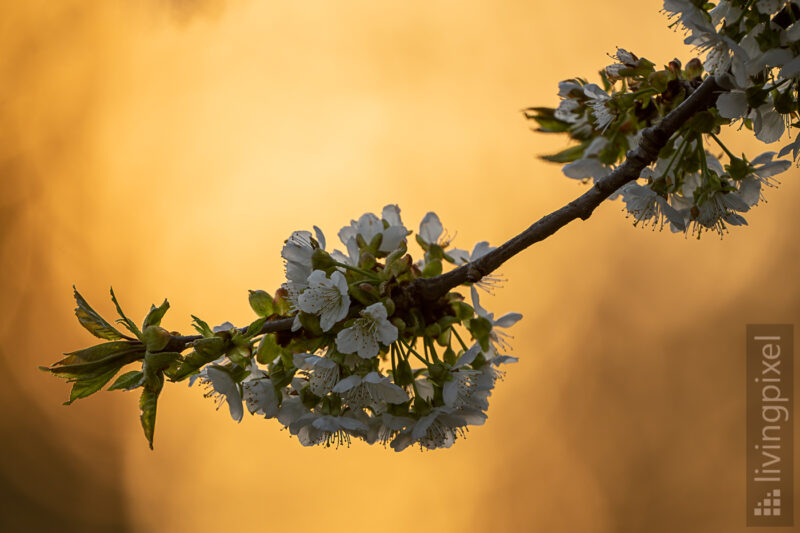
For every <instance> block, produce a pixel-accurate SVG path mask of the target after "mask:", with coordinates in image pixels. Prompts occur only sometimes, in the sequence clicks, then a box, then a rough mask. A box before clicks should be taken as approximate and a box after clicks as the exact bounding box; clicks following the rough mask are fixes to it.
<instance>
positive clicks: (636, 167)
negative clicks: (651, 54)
mask: <svg viewBox="0 0 800 533" xmlns="http://www.w3.org/2000/svg"><path fill="white" fill-rule="evenodd" d="M722 91H723V89H722V88H721V87H720V86H719V85H718V84H717V83H716V81H715V80H714V77H713V76H709V77H708V78H706V79H705V81H703V83H702V84H700V85H699V86H698V87H697V89H695V90H694V91H693V92H692V93H691V94H690V95H689V97H688V98H687V99H686V100H684V101H683V102H682V103H681V104H680V105H679V106H678V107H677V108H675V109H674V110H673V111H672V112H670V113H669V114H668V115H667V116H666V117H664V119H663V120H662V121H661V122H659V123H658V124H656V125H654V126H651V127H649V128H646V129H644V130H643V131H642V139H641V141H640V142H639V146H637V147H636V149H635V150H631V151H630V152H628V153H627V155H626V158H625V161H624V162H623V163H622V164H621V165H620V166H618V167H617V168H616V169H614V171H613V172H611V173H610V174H609V175H608V176H606V177H604V178H602V179H600V180H598V181H597V183H595V184H594V186H593V187H592V188H591V189H589V190H588V191H586V192H585V193H584V194H582V195H581V196H580V197H578V198H576V199H575V200H573V201H571V202H570V203H568V204H567V205H565V206H564V207H562V208H560V209H558V210H556V211H553V212H552V213H550V214H549V215H545V216H544V217H542V218H541V219H539V220H538V221H537V222H535V223H534V224H533V225H531V226H530V227H529V228H528V229H526V230H525V231H523V232H522V233H520V234H519V235H517V236H516V237H514V238H512V239H511V240H509V241H508V242H506V243H505V244H503V245H501V246H500V247H498V248H495V249H494V250H492V251H491V252H489V253H487V254H486V255H484V256H482V257H480V258H479V259H477V260H475V261H472V262H471V263H467V264H466V265H462V266H460V267H458V268H456V269H454V270H451V271H450V272H447V273H445V274H442V275H439V276H435V277H432V278H419V279H417V280H415V281H414V282H412V283H410V284H409V285H408V286H406V287H405V289H404V290H403V291H401V292H400V293H399V294H397V295H393V297H394V300H395V304H396V305H397V307H398V308H399V309H408V308H411V307H416V306H420V305H425V304H429V303H431V302H434V301H436V300H438V299H439V298H441V297H443V296H444V295H446V294H447V293H448V292H449V291H450V290H451V289H453V288H455V287H457V286H458V285H461V284H463V283H476V282H478V281H480V280H481V278H483V277H484V276H488V275H489V274H491V273H492V272H494V271H495V270H497V269H498V268H499V267H500V266H501V265H502V264H503V263H505V262H506V261H508V260H509V259H511V258H512V257H514V256H515V255H517V254H518V253H520V252H521V251H523V250H525V249H526V248H528V247H529V246H530V245H532V244H534V243H537V242H539V241H542V240H544V239H546V238H547V237H549V236H550V235H552V234H554V233H555V232H556V231H558V230H559V229H561V228H562V227H564V226H566V225H567V224H569V223H570V222H572V221H573V220H575V219H577V218H580V219H582V220H586V219H588V218H589V217H590V216H591V215H592V212H593V211H594V209H595V208H596V207H597V206H598V205H600V204H601V203H602V202H603V201H604V200H605V199H606V198H608V197H609V196H611V195H612V194H613V193H614V192H615V191H617V190H618V189H619V188H620V187H622V186H623V185H625V184H626V183H629V182H631V181H634V180H635V179H637V178H638V177H639V175H640V174H641V172H642V170H644V168H645V167H647V166H648V165H650V164H651V163H652V162H654V161H655V160H656V159H657V158H658V153H659V152H660V151H661V149H662V148H663V147H664V146H665V145H666V144H667V141H669V139H670V138H671V137H672V135H674V134H675V132H677V131H678V130H679V129H680V128H681V126H683V124H685V123H686V121H687V120H689V119H690V118H691V117H693V116H694V115H695V114H697V113H699V112H701V111H704V110H706V109H708V108H709V107H711V106H713V105H714V103H715V102H716V100H717V97H718V96H719V94H720V93H721V92H722ZM293 321H294V319H293V318H291V317H289V318H281V319H278V320H272V321H269V322H267V323H265V324H264V326H263V327H262V328H261V331H260V333H261V334H263V333H275V332H279V331H288V330H289V329H291V327H292V323H293ZM245 330H246V328H242V329H240V331H241V332H244V331H245ZM200 338H201V336H200V335H181V336H177V335H176V336H173V337H172V338H171V339H170V342H169V344H168V346H167V348H165V351H183V350H185V349H186V348H188V347H189V345H190V344H191V343H192V342H193V341H195V340H197V339H200Z"/></svg>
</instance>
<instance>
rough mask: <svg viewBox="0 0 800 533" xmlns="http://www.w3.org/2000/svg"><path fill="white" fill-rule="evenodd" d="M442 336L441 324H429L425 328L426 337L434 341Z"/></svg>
mask: <svg viewBox="0 0 800 533" xmlns="http://www.w3.org/2000/svg"><path fill="white" fill-rule="evenodd" d="M441 334H442V328H441V326H439V324H436V323H434V324H429V325H428V326H427V327H426V328H425V336H426V337H430V338H432V339H435V338H437V337H438V336H439V335H441Z"/></svg>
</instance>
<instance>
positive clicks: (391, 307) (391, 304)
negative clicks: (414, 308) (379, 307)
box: [383, 298, 395, 316]
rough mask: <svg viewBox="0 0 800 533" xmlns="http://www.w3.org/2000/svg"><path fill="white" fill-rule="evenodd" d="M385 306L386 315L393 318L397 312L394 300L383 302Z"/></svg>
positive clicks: (388, 299) (389, 299) (387, 299)
mask: <svg viewBox="0 0 800 533" xmlns="http://www.w3.org/2000/svg"><path fill="white" fill-rule="evenodd" d="M383 305H384V306H385V307H386V314H387V315H388V316H392V315H393V314H394V311H395V305H394V300H392V299H391V298H386V299H385V300H383Z"/></svg>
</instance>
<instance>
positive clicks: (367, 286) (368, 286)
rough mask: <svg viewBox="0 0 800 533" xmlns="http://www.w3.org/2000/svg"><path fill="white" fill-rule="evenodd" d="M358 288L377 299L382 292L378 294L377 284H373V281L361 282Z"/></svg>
mask: <svg viewBox="0 0 800 533" xmlns="http://www.w3.org/2000/svg"><path fill="white" fill-rule="evenodd" d="M358 288H359V289H361V290H362V291H364V293H365V294H369V295H370V296H371V297H373V298H375V299H376V300H377V299H378V298H380V294H378V289H376V288H375V285H373V284H372V283H367V282H366V281H365V282H363V283H359V284H358Z"/></svg>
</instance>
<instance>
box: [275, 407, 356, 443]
mask: <svg viewBox="0 0 800 533" xmlns="http://www.w3.org/2000/svg"><path fill="white" fill-rule="evenodd" d="M367 429H368V428H367V426H366V424H364V423H363V422H361V421H360V420H358V419H356V418H354V417H353V416H348V415H342V416H332V415H319V414H316V413H308V414H305V415H303V416H301V417H300V418H299V419H297V420H295V421H294V422H292V423H291V425H290V426H289V432H290V433H291V434H292V435H296V436H297V439H298V440H299V441H300V444H302V445H303V446H315V445H318V444H322V445H325V446H331V445H335V446H336V447H337V448H338V447H339V446H340V445H347V446H349V445H350V436H351V434H354V433H365V432H366V431H367Z"/></svg>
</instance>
